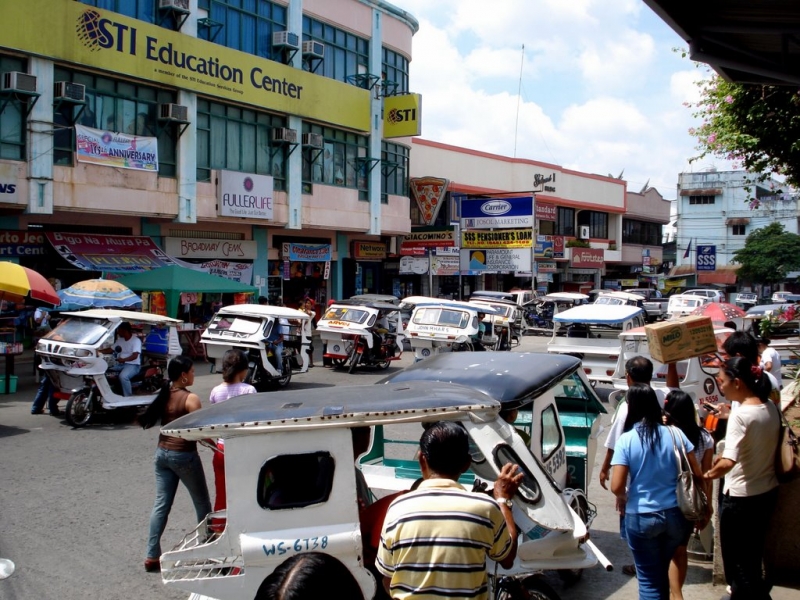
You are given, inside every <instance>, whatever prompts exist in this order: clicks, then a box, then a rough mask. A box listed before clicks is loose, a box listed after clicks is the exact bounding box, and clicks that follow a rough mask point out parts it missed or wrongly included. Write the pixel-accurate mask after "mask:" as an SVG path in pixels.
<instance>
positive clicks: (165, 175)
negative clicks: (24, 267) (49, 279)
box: [0, 0, 418, 303]
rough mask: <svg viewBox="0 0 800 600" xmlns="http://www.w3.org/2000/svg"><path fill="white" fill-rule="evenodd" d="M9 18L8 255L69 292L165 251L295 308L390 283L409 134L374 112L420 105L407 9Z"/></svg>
mask: <svg viewBox="0 0 800 600" xmlns="http://www.w3.org/2000/svg"><path fill="white" fill-rule="evenodd" d="M0 15H2V16H3V22H4V23H5V24H6V26H5V27H4V33H3V35H2V36H0V192H2V193H0V228H1V229H2V230H3V232H4V233H3V235H4V236H5V238H6V239H5V240H4V243H3V245H2V246H0V250H2V252H3V254H4V256H5V257H10V258H12V259H15V260H20V261H22V262H23V263H25V264H28V265H29V266H32V267H34V268H37V269H38V270H40V271H41V272H42V273H44V274H46V275H48V276H54V277H59V278H61V279H62V280H64V281H65V283H67V282H72V281H74V280H77V279H86V278H87V277H89V276H91V275H92V274H90V273H79V272H76V271H75V266H76V265H78V266H83V267H86V266H88V267H89V268H91V269H92V270H94V271H101V270H102V271H114V270H120V269H118V268H117V267H120V266H121V265H123V264H130V263H137V261H147V260H150V261H157V256H161V255H159V254H158V253H159V252H161V251H162V250H163V251H165V252H166V253H167V254H168V255H170V256H174V257H177V258H183V259H185V260H187V261H194V262H211V263H213V264H212V266H211V267H210V268H212V269H214V270H217V271H222V270H225V269H226V268H227V269H232V270H234V271H236V270H238V271H241V272H243V273H244V274H245V278H246V277H248V276H250V275H252V281H253V283H255V285H257V286H258V287H259V288H260V290H261V293H262V294H265V295H266V294H267V293H269V294H270V295H273V296H278V295H281V296H285V297H286V301H287V303H291V302H292V301H296V300H297V299H299V298H301V297H303V296H305V295H309V296H311V297H312V298H316V299H317V300H323V299H325V298H326V297H327V296H328V295H333V296H334V297H341V296H343V295H344V296H346V295H349V294H352V293H354V292H355V291H356V289H358V291H362V290H368V291H380V288H381V277H382V270H381V269H380V265H381V262H380V261H381V260H382V259H383V258H385V256H386V253H387V250H388V239H390V237H392V236H397V235H400V234H403V233H406V232H408V231H409V230H410V219H409V199H408V191H407V178H408V168H409V167H408V161H409V150H410V138H408V137H393V138H392V139H387V137H384V133H385V132H384V126H383V121H382V119H383V112H384V111H383V108H384V102H385V101H386V100H387V98H395V99H397V98H405V99H409V100H411V101H413V99H414V97H413V95H411V96H397V94H405V93H406V92H408V65H409V62H410V60H411V38H412V35H413V34H414V33H415V31H416V30H417V28H418V25H417V22H416V21H415V19H414V18H413V17H412V16H411V15H409V14H407V13H406V12H404V11H402V10H400V9H397V8H395V7H393V6H392V5H390V4H388V3H387V2H384V1H383V0H286V1H280V0H277V1H271V0H81V1H78V2H75V1H73V0H0ZM11 24H13V25H11ZM387 112H388V111H387ZM395 114H403V116H405V117H409V116H411V117H418V115H416V114H414V112H413V110H406V111H405V113H403V112H402V110H401V111H400V113H395ZM396 120H397V119H396ZM411 133H412V134H413V131H412V132H411ZM48 234H49V237H48ZM54 234H59V237H58V239H57V240H56V243H53V242H52V238H53V235H54ZM65 234H72V236H67V235H65ZM118 236H135V237H134V238H125V239H123V238H119V237H118ZM47 240H51V241H47ZM124 244H136V245H138V246H141V247H147V248H148V252H155V256H156V258H154V255H152V254H151V255H150V256H149V257H144V258H143V257H142V256H141V253H139V254H137V251H135V250H133V249H132V248H135V247H136V246H134V247H131V246H127V250H125V251H122V252H120V251H119V250H117V249H115V248H118V247H120V246H122V247H126V246H124ZM62 255H63V256H66V258H67V259H69V260H67V259H65V258H63V257H62ZM362 261H363V262H362ZM328 265H329V267H328ZM248 283H249V281H248Z"/></svg>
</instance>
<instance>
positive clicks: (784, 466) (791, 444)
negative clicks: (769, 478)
mask: <svg viewBox="0 0 800 600" xmlns="http://www.w3.org/2000/svg"><path fill="white" fill-rule="evenodd" d="M770 404H772V403H771V402H770ZM775 409H776V410H777V411H778V415H779V416H780V419H781V424H780V430H779V432H778V447H777V448H776V450H775V475H776V476H777V478H778V481H779V482H781V483H788V482H790V481H793V480H794V479H797V477H800V444H799V443H798V439H797V436H796V435H795V434H794V431H792V428H791V427H790V426H789V423H788V422H787V421H786V417H785V416H784V414H783V411H782V410H781V409H780V408H778V407H777V406H775Z"/></svg>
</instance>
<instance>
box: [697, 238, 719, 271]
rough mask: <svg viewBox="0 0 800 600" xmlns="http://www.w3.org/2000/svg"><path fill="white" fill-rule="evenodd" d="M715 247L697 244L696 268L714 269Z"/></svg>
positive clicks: (703, 269) (715, 266)
mask: <svg viewBox="0 0 800 600" xmlns="http://www.w3.org/2000/svg"><path fill="white" fill-rule="evenodd" d="M716 269H717V247H716V246H701V245H700V244H698V245H697V270H698V271H716Z"/></svg>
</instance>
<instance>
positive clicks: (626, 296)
mask: <svg viewBox="0 0 800 600" xmlns="http://www.w3.org/2000/svg"><path fill="white" fill-rule="evenodd" d="M598 295H600V296H610V297H612V298H621V299H623V300H628V301H630V302H641V301H642V300H644V297H643V296H640V295H639V294H631V293H630V292H619V291H617V290H600V291H599V292H598Z"/></svg>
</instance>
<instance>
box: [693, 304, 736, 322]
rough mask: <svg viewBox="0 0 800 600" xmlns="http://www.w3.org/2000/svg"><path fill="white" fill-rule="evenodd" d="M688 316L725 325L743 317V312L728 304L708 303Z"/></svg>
mask: <svg viewBox="0 0 800 600" xmlns="http://www.w3.org/2000/svg"><path fill="white" fill-rule="evenodd" d="M689 314H692V315H701V316H703V317H710V318H711V320H712V321H714V322H717V323H725V322H726V321H733V320H734V319H740V318H742V317H743V316H745V312H744V311H743V310H742V309H741V308H739V307H738V306H736V305H734V304H729V303H728V302H708V303H706V304H703V306H698V307H697V308H695V309H694V310H693V311H692V312H691V313H689Z"/></svg>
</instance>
